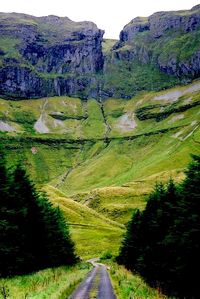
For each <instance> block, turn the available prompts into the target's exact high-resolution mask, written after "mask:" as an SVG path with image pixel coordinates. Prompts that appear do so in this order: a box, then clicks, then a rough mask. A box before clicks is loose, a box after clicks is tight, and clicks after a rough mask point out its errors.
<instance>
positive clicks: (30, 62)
mask: <svg viewBox="0 0 200 299" xmlns="http://www.w3.org/2000/svg"><path fill="white" fill-rule="evenodd" d="M0 22H1V27H0V36H1V43H2V47H1V44H0V50H1V51H0V59H1V65H2V66H1V68H0V76H1V77H0V78H1V79H0V93H1V94H2V95H10V96H13V97H40V96H46V95H62V94H68V95H79V96H83V97H84V96H86V95H88V96H92V95H93V94H94V93H95V88H96V87H95V84H96V80H95V75H96V74H97V73H98V72H99V71H101V70H102V68H103V63H104V60H103V54H102V49H101V43H102V39H103V34H104V32H103V31H102V30H99V29H98V28H97V26H96V25H95V24H93V23H91V22H78V23H76V22H73V21H71V20H70V19H68V18H59V17H56V16H48V17H40V18H36V17H32V16H28V15H23V14H15V13H13V14H4V13H1V14H0ZM5 40H6V41H7V42H8V41H9V43H10V44H11V46H14V53H12V52H11V53H10V48H9V49H4V45H3V43H4V41H5ZM12 40H13V41H14V42H15V43H14V44H13V42H12Z"/></svg>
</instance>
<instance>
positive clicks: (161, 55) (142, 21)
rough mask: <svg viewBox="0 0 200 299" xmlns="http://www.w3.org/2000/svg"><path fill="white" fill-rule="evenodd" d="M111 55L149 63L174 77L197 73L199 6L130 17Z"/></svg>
mask: <svg viewBox="0 0 200 299" xmlns="http://www.w3.org/2000/svg"><path fill="white" fill-rule="evenodd" d="M168 45H171V47H170V46H168ZM113 57H114V58H115V59H117V60H121V61H126V62H134V60H135V61H136V60H137V62H139V63H142V64H151V63H152V64H153V65H154V67H155V66H156V67H158V68H159V70H161V71H162V72H164V73H166V74H168V75H173V76H176V77H177V78H183V77H185V78H196V77H198V76H200V64H199V62H200V5H197V6H195V7H193V8H192V9H191V10H189V11H176V12H173V11H172V12H157V13H154V14H153V15H151V16H150V17H148V18H142V17H137V18H135V19H133V20H132V21H131V22H130V23H129V24H127V25H126V26H125V27H124V29H123V30H122V31H121V33H120V40H119V42H117V43H116V45H115V46H114V48H113Z"/></svg>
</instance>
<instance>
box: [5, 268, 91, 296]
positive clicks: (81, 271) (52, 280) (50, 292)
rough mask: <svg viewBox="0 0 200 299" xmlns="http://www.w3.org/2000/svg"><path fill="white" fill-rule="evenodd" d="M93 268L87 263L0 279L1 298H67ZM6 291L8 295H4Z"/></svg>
mask: <svg viewBox="0 0 200 299" xmlns="http://www.w3.org/2000/svg"><path fill="white" fill-rule="evenodd" d="M90 269H91V266H90V265H89V264H86V263H81V264H78V265H77V266H74V267H59V268H53V269H52V268H51V269H46V270H42V271H39V272H36V273H33V274H29V275H23V276H16V277H13V278H10V279H0V298H12V299H26V298H27V299H28V298H31V299H46V298H49V299H65V298H68V296H69V295H70V294H71V293H72V291H73V290H74V289H75V287H76V286H77V285H78V283H80V281H82V280H83V278H84V277H85V275H86V274H87V273H88V271H89V270H90ZM3 292H5V294H6V297H3Z"/></svg>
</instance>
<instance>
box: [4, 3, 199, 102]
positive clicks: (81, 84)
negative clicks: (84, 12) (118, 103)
mask: <svg viewBox="0 0 200 299" xmlns="http://www.w3.org/2000/svg"><path fill="white" fill-rule="evenodd" d="M103 33H104V32H103V31H102V30H99V29H98V28H97V26H96V25H95V24H93V23H91V22H73V21H71V20H70V19H68V18H59V17H56V16H47V17H39V18H36V17H33V16H29V15H24V14H15V13H12V14H6V13H0V95H1V96H4V97H13V98H20V97H21V98H34V97H45V96H47V95H48V96H53V95H71V96H78V97H80V98H88V97H94V98H98V97H99V96H100V95H101V98H107V97H122V98H125V99H126V98H130V97H131V96H133V95H134V94H136V93H137V92H138V91H141V90H160V89H165V88H169V87H171V86H174V85H176V84H180V83H185V82H188V81H190V80H192V79H194V78H197V77H199V76H200V5H197V6H195V7H193V8H192V9H191V10H188V11H176V12H173V11H172V12H157V13H155V14H153V15H152V16H150V17H148V18H146V17H145V18H143V17H137V18H135V19H133V20H132V21H131V22H130V23H129V24H127V25H126V26H125V27H124V29H123V30H122V31H121V33H120V39H119V41H118V42H117V43H116V44H115V45H114V46H113V47H110V46H109V43H110V42H109V41H108V44H107V46H106V52H105V53H104V54H103V53H102V41H103ZM105 43H106V41H104V44H105ZM108 49H110V50H108Z"/></svg>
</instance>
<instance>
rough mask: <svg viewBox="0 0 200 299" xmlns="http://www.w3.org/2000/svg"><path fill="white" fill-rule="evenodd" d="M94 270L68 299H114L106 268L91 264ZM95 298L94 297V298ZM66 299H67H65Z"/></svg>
mask: <svg viewBox="0 0 200 299" xmlns="http://www.w3.org/2000/svg"><path fill="white" fill-rule="evenodd" d="M93 265H94V268H93V270H92V271H91V272H90V273H89V274H88V276H87V277H86V279H85V280H84V281H83V282H82V283H81V284H80V285H79V286H78V288H77V289H76V290H75V291H74V293H73V294H72V295H71V296H70V297H69V299H91V298H97V299H116V298H117V297H116V296H115V294H114V291H113V287H112V284H111V281H110V277H109V274H108V272H107V269H106V266H105V265H102V264H98V263H93ZM94 296H95V297H94ZM66 299H67V298H66Z"/></svg>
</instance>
